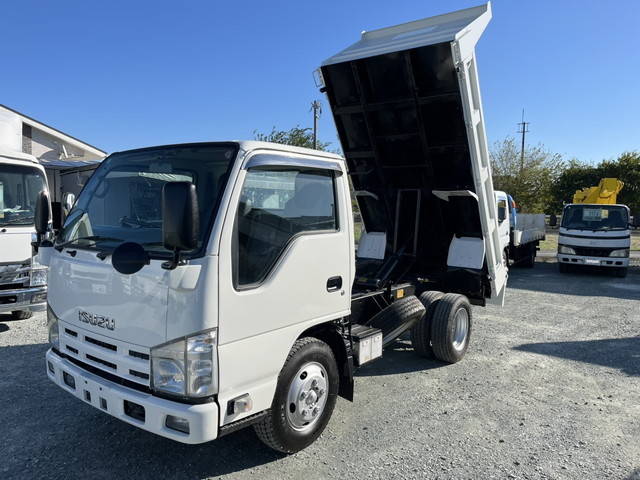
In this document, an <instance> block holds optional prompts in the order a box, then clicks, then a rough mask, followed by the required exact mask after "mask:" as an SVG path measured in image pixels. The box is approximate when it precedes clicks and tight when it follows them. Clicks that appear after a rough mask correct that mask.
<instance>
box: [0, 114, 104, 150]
mask: <svg viewBox="0 0 640 480" xmlns="http://www.w3.org/2000/svg"><path fill="white" fill-rule="evenodd" d="M0 108H3V109H5V110H8V111H10V112H12V113H15V114H16V115H18V116H20V118H21V120H22V121H23V123H26V124H27V125H31V126H32V127H35V128H37V129H38V130H41V131H43V132H45V133H48V134H50V135H53V136H55V137H58V138H60V139H61V140H62V141H64V142H66V143H68V144H70V145H73V146H74V147H77V148H80V149H82V150H86V151H88V152H89V153H92V154H94V155H97V156H99V157H104V156H106V155H107V152H105V151H104V150H100V149H99V148H98V147H94V146H93V145H91V144H89V143H86V142H83V141H82V140H79V139H77V138H76V137H73V136H71V135H69V134H68V133H64V132H62V131H60V130H58V129H57V128H53V127H51V126H49V125H47V124H46V123H42V122H40V121H38V120H36V119H35V118H31V117H29V116H28V115H25V114H24V113H21V112H18V111H17V110H14V109H13V108H9V107H7V106H6V105H2V104H0Z"/></svg>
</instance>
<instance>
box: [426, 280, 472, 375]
mask: <svg viewBox="0 0 640 480" xmlns="http://www.w3.org/2000/svg"><path fill="white" fill-rule="evenodd" d="M470 336H471V305H470V304H469V300H467V297H465V296H464V295H458V294H455V293H447V294H446V295H444V296H443V297H442V298H441V299H440V300H439V301H438V302H437V304H436V307H435V311H434V313H433V318H432V320H431V345H432V346H433V354H434V355H435V357H436V358H437V359H439V360H442V361H443V362H447V363H456V362H459V361H460V360H462V358H463V357H464V355H465V353H467V348H468V347H469V338H470Z"/></svg>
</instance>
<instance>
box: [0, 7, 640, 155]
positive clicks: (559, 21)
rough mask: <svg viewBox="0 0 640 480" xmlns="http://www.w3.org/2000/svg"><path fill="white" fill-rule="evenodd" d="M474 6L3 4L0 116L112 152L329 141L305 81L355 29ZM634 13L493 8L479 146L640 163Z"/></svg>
mask: <svg viewBox="0 0 640 480" xmlns="http://www.w3.org/2000/svg"><path fill="white" fill-rule="evenodd" d="M479 3H481V2H480V1H478V0H448V1H445V0H423V1H403V0H396V1H394V2H389V1H388V0H385V1H377V0H375V1H374V0H366V1H345V0H342V1H332V0H329V1H323V2H300V1H296V2H294V1H290V2H279V1H275V0H274V1H270V2H258V1H253V2H249V1H235V2H223V1H217V2H214V1H189V2H176V1H171V2H168V1H153V2H152V1H148V2H147V1H133V2H132V1H126V2H124V1H114V0H110V1H108V2H87V1H61V2H45V1H40V2H35V1H28V0H22V1H20V2H10V3H9V4H7V5H5V6H4V8H3V18H2V20H1V21H0V23H1V24H2V32H3V35H2V36H3V44H4V46H5V48H3V59H2V65H3V69H2V74H0V103H3V104H5V105H7V106H9V107H12V108H14V109H16V110H19V111H21V112H23V113H25V114H27V115H30V116H32V117H35V118H36V119H38V120H41V121H43V122H45V123H48V124H50V125H52V126H54V127H56V128H59V129H61V130H63V131H65V132H67V133H69V134H71V135H74V136H76V137H78V138H80V139H82V140H85V141H87V142H89V143H91V144H94V145H96V146H98V147H100V148H102V149H103V150H107V151H109V152H112V151H117V150H123V149H127V148H133V147H138V146H147V145H153V144H165V143H174V142H187V141H204V140H227V139H240V138H252V137H253V131H254V130H259V131H264V132H267V131H270V130H271V127H272V126H276V128H280V129H288V128H290V127H292V126H294V125H296V124H300V125H302V126H308V125H309V124H310V123H311V114H310V113H309V105H310V103H311V101H312V100H314V99H317V98H319V99H322V100H323V104H324V107H325V112H324V114H323V117H322V119H321V122H320V127H319V128H320V133H319V135H320V138H321V139H322V140H325V141H331V142H334V147H338V143H337V137H336V134H335V128H334V125H333V120H332V118H331V115H330V113H329V108H328V105H327V103H326V101H324V96H323V95H321V94H319V92H318V91H317V89H316V88H315V86H314V82H313V78H312V71H313V70H314V69H315V68H316V67H317V66H318V65H319V64H320V63H321V62H322V61H323V60H324V59H326V58H328V57H330V56H332V55H333V54H334V53H336V52H337V51H339V50H341V49H343V48H344V47H346V46H348V45H350V44H352V43H353V42H355V41H356V40H357V39H358V37H359V34H360V32H361V31H362V30H372V29H375V28H380V27H385V26H389V25H394V24H397V23H402V22H407V21H411V20H416V19H419V18H424V17H428V16H432V15H437V14H441V13H446V12H448V11H452V10H457V9H460V8H466V7H470V6H474V5H477V4H479ZM639 23H640V1H637V0H626V1H623V0H619V1H615V2H613V1H610V2H604V1H596V0H582V1H579V0H567V1H560V0H547V1H543V0H536V1H522V0H519V1H515V0H496V1H494V2H493V20H492V22H491V23H490V24H489V27H488V28H487V30H486V31H485V34H484V36H483V37H482V38H481V40H480V43H479V45H478V48H477V55H478V66H479V72H480V83H481V88H482V95H483V104H484V111H485V120H486V123H487V133H488V137H489V141H490V142H494V141H495V140H499V139H502V138H504V137H505V136H506V135H510V134H515V132H516V129H517V125H516V124H517V122H519V121H520V115H521V110H522V108H525V114H526V119H527V120H528V121H530V122H531V125H530V130H531V133H530V134H529V136H528V143H534V144H535V143H538V142H541V143H543V144H545V145H546V146H547V147H548V148H550V149H551V150H553V151H555V152H558V153H561V154H562V155H563V156H565V157H567V158H572V157H576V158H578V159H581V160H585V161H591V162H595V161H599V160H601V159H603V158H611V157H615V156H617V155H618V154H620V153H621V152H622V151H625V150H638V149H640V121H639V120H638V113H639V112H640V88H638V86H639V85H640V39H639V37H638V34H637V32H638V24H639Z"/></svg>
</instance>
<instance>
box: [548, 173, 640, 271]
mask: <svg viewBox="0 0 640 480" xmlns="http://www.w3.org/2000/svg"><path fill="white" fill-rule="evenodd" d="M623 186H624V184H623V183H622V182H621V181H620V180H618V179H615V178H603V179H602V180H601V181H600V183H599V184H598V185H597V186H595V187H589V188H584V189H581V190H578V191H576V193H575V195H574V196H573V203H571V204H569V205H565V207H564V210H563V212H562V223H561V224H560V230H559V233H558V267H559V270H560V272H561V273H566V272H568V271H569V269H570V268H572V267H576V266H594V267H605V268H609V269H611V270H612V271H614V272H615V274H616V275H617V276H619V277H625V276H626V275H627V270H628V267H629V250H630V248H631V225H630V220H629V219H630V212H629V207H627V206H626V205H621V204H618V203H617V195H618V193H620V190H622V188H623Z"/></svg>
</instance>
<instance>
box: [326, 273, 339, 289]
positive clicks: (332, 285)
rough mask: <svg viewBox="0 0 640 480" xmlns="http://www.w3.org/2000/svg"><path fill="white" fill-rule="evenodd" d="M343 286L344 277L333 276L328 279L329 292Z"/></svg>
mask: <svg viewBox="0 0 640 480" xmlns="http://www.w3.org/2000/svg"><path fill="white" fill-rule="evenodd" d="M341 288H342V277H340V276H338V277H331V278H330V279H329V280H327V292H335V291H336V290H340V289H341Z"/></svg>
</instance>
